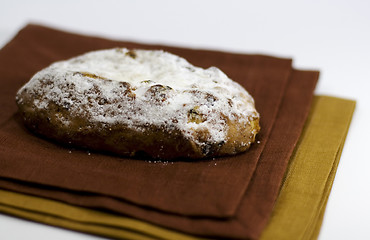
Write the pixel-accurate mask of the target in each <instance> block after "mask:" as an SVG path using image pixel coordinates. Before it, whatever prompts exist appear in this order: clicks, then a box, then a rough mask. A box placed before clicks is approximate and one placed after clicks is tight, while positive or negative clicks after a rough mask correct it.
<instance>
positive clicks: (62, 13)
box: [0, 0, 370, 240]
mask: <svg viewBox="0 0 370 240" xmlns="http://www.w3.org/2000/svg"><path fill="white" fill-rule="evenodd" d="M29 22H34V23H40V24H45V25H48V26H51V27H56V28H61V29H65V30H69V31H74V32H79V33H84V34H91V35H98V36H103V37H107V38H114V39H122V40H135V41H141V42H148V43H162V44H170V45H175V46H185V47H196V48H207V49H216V50H226V51H234V52H242V53H262V54H269V55H275V56H280V57H290V58H293V59H294V63H293V64H294V66H295V67H297V68H300V69H317V70H320V71H321V75H320V80H319V84H318V86H317V89H316V94H325V95H333V96H338V97H342V98H349V99H355V100H356V101H357V107H356V111H355V114H354V117H353V120H352V124H351V127H350V130H349V133H348V136H347V140H346V144H345V146H344V150H343V153H342V158H341V161H340V164H339V168H338V172H337V175H336V178H335V181H334V185H333V189H332V191H331V195H330V198H329V202H328V205H327V209H326V213H325V217H324V222H323V225H322V229H321V233H320V236H319V239H370V157H369V155H370V154H369V143H370V141H369V135H370V128H369V126H370V111H369V110H370V109H369V105H370V97H369V93H368V92H369V91H370V1H367V0H347V1H345V0H339V1H338V0H337V1H334V0H326V1H316V0H307V1H297V0H280V1H273V0H270V1H266V0H265V1H237V0H228V1H217V0H214V1H212V0H207V1H206V0H191V1H190V0H186V1H185V0H184V1H170V0H168V1H164V0H160V1H150V0H148V1H143V0H141V1H118V0H104V1H93V0H90V1H88V0H64V1H46V0H44V1H42V0H32V1H26V0H0V47H2V46H3V45H4V44H6V42H7V41H9V40H10V39H11V38H12V37H13V36H14V35H15V34H16V33H17V31H18V30H19V29H21V28H22V27H24V26H25V24H27V23H29ZM0 197H1V196H0ZM0 239H72V240H73V239H76V240H77V239H78V240H80V239H94V237H92V236H90V235H85V234H80V233H76V232H72V231H68V230H63V229H59V228H55V227H49V226H45V225H42V224H38V223H33V222H29V221H25V220H20V219H18V218H13V217H9V216H6V215H2V214H0ZM96 239H100V238H98V237H96Z"/></svg>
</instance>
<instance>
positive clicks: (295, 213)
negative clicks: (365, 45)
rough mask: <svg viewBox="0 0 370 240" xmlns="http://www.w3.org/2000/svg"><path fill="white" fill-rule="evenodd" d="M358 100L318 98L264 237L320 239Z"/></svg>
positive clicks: (289, 167) (293, 156) (291, 162)
mask: <svg viewBox="0 0 370 240" xmlns="http://www.w3.org/2000/svg"><path fill="white" fill-rule="evenodd" d="M354 108H355V102H354V101H349V100H343V99H339V98H334V97H317V98H316V99H315V101H314V103H313V107H312V112H311V114H310V115H309V118H308V120H307V123H306V126H305V129H304V131H303V133H302V136H301V139H300V142H299V144H298V147H297V148H296V150H295V152H294V153H293V155H292V158H291V161H290V164H289V166H288V169H287V172H286V176H285V180H284V182H283V185H282V188H281V190H280V195H279V198H278V200H277V202H276V205H275V208H274V213H273V215H272V217H271V218H270V222H269V224H268V225H267V227H266V229H265V231H264V232H263V234H262V237H261V239H277V240H278V239H315V238H317V236H318V234H319V231H320V226H321V222H322V218H323V215H324V212H325V206H326V202H327V200H328V197H329V194H330V190H331V187H332V184H333V181H334V177H335V173H336V170H337V167H338V164H339V159H340V156H341V153H342V149H343V145H344V141H345V138H346V135H347V131H348V128H349V125H350V122H351V119H352V114H353V111H354Z"/></svg>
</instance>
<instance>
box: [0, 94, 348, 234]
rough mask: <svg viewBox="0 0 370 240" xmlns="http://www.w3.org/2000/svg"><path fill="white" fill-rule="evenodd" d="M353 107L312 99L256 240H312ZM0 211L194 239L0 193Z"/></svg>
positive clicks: (81, 226)
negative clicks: (270, 209) (263, 226)
mask: <svg viewBox="0 0 370 240" xmlns="http://www.w3.org/2000/svg"><path fill="white" fill-rule="evenodd" d="M354 107H355V102H353V101H350V100H344V99H339V98H334V97H326V96H318V97H315V99H314V103H313V106H312V108H311V112H310V115H309V117H308V120H307V122H306V124H305V127H304V130H303V132H302V135H301V138H300V141H299V142H298V144H297V146H296V148H295V151H294V154H293V155H292V157H291V159H290V163H289V166H288V169H287V171H286V176H285V179H284V182H283V185H282V187H281V191H280V194H279V197H278V200H277V202H276V205H275V208H274V211H273V212H272V215H271V218H270V221H269V223H268V225H267V227H266V228H265V230H264V231H263V233H262V236H261V239H315V238H317V236H318V234H319V231H320V227H321V222H322V218H323V216H324V212H325V206H326V203H327V200H328V197H329V194H330V190H331V186H332V184H333V181H334V177H335V173H336V169H337V166H338V163H339V159H340V155H341V151H342V149H343V145H344V142H345V137H346V134H347V131H348V128H349V125H350V122H351V118H352V114H353V111H354ZM0 196H1V197H0V211H1V212H4V213H8V214H11V215H15V216H19V217H22V218H26V219H30V220H34V221H38V222H42V223H46V224H50V225H55V226H60V227H64V228H68V229H73V230H77V231H82V232H87V233H91V234H97V235H102V236H107V237H112V238H118V239H199V238H197V237H195V236H191V235H187V234H184V233H179V232H176V231H173V230H168V229H166V228H163V227H159V226H155V225H154V224H149V223H146V222H143V221H139V220H135V219H131V218H128V217H124V216H119V215H116V214H112V213H106V212H101V211H98V210H92V209H87V208H83V207H76V206H72V205H69V204H66V203H61V202H58V201H54V200H49V199H45V198H41V197H35V196H30V195H27V194H20V193H15V192H12V191H9V190H0Z"/></svg>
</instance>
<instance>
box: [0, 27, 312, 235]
mask: <svg viewBox="0 0 370 240" xmlns="http://www.w3.org/2000/svg"><path fill="white" fill-rule="evenodd" d="M46 36H47V37H46ZM43 39H48V40H47V41H46V42H45V41H42V40H43ZM58 41H61V42H59V43H58V44H56V42H58ZM71 42H73V43H75V44H77V45H83V46H82V47H81V48H83V49H84V51H87V50H89V47H88V46H90V45H91V46H90V48H91V49H97V48H99V47H100V48H107V47H113V46H129V47H145V48H165V49H167V50H169V51H171V52H173V53H176V54H179V55H181V56H184V57H186V58H187V59H189V61H190V62H193V63H194V64H195V65H200V66H203V67H206V66H210V65H216V66H218V67H220V68H221V69H222V70H224V71H225V72H226V73H227V74H228V75H229V76H231V77H232V78H233V79H234V80H236V81H238V82H240V83H242V84H243V85H244V86H245V87H246V88H247V89H248V91H249V92H250V93H251V94H252V95H253V96H254V98H255V100H256V103H257V108H258V110H259V111H260V113H261V116H262V122H261V125H262V128H263V130H262V131H261V134H260V135H259V140H260V141H261V143H259V144H255V145H254V146H253V147H252V149H251V150H250V151H248V152H247V153H245V154H240V155H238V156H235V157H230V158H220V159H216V160H207V161H202V162H174V163H156V164H153V163H149V162H145V161H138V160H131V159H123V158H118V157H112V156H105V155H100V154H97V153H93V154H91V155H88V154H87V153H86V152H84V151H79V150H73V151H72V153H69V150H68V149H65V148H63V147H60V146H58V145H55V144H52V143H50V142H48V141H45V140H42V139H39V138H37V137H34V136H33V135H32V134H29V133H28V132H26V131H25V130H24V129H23V127H22V125H21V123H19V122H18V120H17V116H16V115H12V114H14V112H15V106H14V104H13V103H12V104H9V103H8V102H9V99H12V98H14V92H15V91H16V89H17V88H18V87H19V86H20V85H21V84H23V83H24V82H25V81H27V79H28V78H29V76H28V77H27V78H26V77H25V76H20V75H21V74H22V73H18V72H15V71H14V70H13V71H8V69H9V68H10V67H8V68H4V69H3V67H1V66H2V65H1V64H3V63H4V64H5V63H6V61H5V59H4V56H3V52H8V53H10V54H12V55H11V56H12V57H11V58H16V59H17V60H18V61H20V62H21V63H22V60H23V64H19V65H24V64H26V63H28V66H26V67H24V69H27V68H32V67H31V65H32V64H34V63H37V61H30V60H28V61H25V60H24V57H23V52H25V51H26V52H28V53H27V54H30V53H29V52H32V51H33V50H32V49H33V48H36V49H37V50H34V52H33V54H30V57H31V55H34V56H32V58H38V59H42V57H41V56H40V54H41V55H43V56H45V59H44V61H45V62H48V63H49V62H50V59H53V60H56V59H59V58H58V57H53V56H54V55H58V54H59V56H61V55H63V54H65V53H68V52H70V51H71V49H73V48H74V46H73V45H72V46H69V45H68V44H71ZM16 43H18V44H16ZM28 43H32V44H31V45H32V46H33V48H31V46H27V44H28ZM65 43H68V44H67V46H65V45H64V44H65ZM14 45H15V46H14ZM23 45H26V46H27V47H25V46H23ZM61 45H62V46H61ZM19 48H21V49H19ZM86 48H87V49H86ZM9 49H10V50H9ZM45 49H46V50H45ZM61 49H62V50H61ZM4 50H6V51H4ZM78 50H79V48H77V50H76V49H75V53H74V54H72V53H69V54H70V55H71V56H72V55H75V54H77V53H79V52H78ZM17 52H18V54H15V53H17ZM49 52H51V53H49ZM14 54H15V56H14ZM27 54H26V55H27ZM8 56H9V55H8ZM63 57H64V58H65V57H67V56H66V55H63ZM32 58H31V59H32ZM60 58H61V57H60ZM201 59H203V60H201ZM10 62H13V69H14V59H13V60H11V61H10ZM0 63H1V64H0V73H1V74H2V75H4V74H8V75H7V76H8V78H7V79H11V78H13V79H14V80H12V82H13V86H12V88H10V89H9V87H7V86H11V85H12V84H10V83H11V82H8V83H7V84H3V81H1V82H0V84H2V85H5V86H3V87H2V88H1V90H0V91H4V88H6V87H7V90H6V91H8V92H12V91H14V92H13V94H8V98H4V99H5V100H6V101H5V100H3V99H1V100H2V102H1V103H2V104H3V105H6V104H7V105H8V113H7V114H8V115H6V114H4V116H5V117H3V116H2V115H1V117H2V118H0V120H1V122H0V124H1V125H0V142H1V145H0V176H2V177H3V180H2V181H1V184H2V186H3V187H4V188H13V189H14V190H16V191H20V192H29V193H31V194H35V195H40V196H48V197H50V198H53V199H58V200H63V201H66V202H70V203H74V204H78V205H82V206H91V207H99V208H105V209H110V210H113V211H115V212H121V213H124V214H127V215H129V216H133V217H136V218H139V219H143V220H147V221H150V222H153V223H156V224H159V225H162V226H166V227H170V228H173V229H178V230H182V231H185V232H189V233H193V234H198V235H203V236H219V237H227V238H257V237H258V236H259V234H260V232H261V230H262V228H263V226H264V225H265V223H266V221H267V219H268V217H269V214H270V213H271V209H272V207H273V203H274V201H275V199H276V196H277V193H278V190H279V186H280V182H281V178H282V176H283V174H284V171H285V168H286V164H287V161H288V159H289V157H290V154H291V152H292V150H293V148H294V146H295V144H296V141H297V139H298V138H299V135H300V131H301V129H302V126H303V123H304V121H305V118H306V116H307V113H308V109H309V105H310V102H311V98H312V92H313V89H314V86H315V84H316V81H317V77H318V74H317V72H302V71H294V72H293V74H291V75H290V78H289V85H288V86H287V89H286V93H285V87H286V84H287V83H288V76H289V73H290V72H291V68H290V61H289V60H283V59H277V58H273V57H268V56H260V55H239V54H230V53H222V52H210V51H199V50H189V49H178V48H168V47H163V46H140V45H135V44H133V43H123V42H112V41H108V40H103V39H97V38H91V37H90V38H89V37H83V36H78V35H73V34H68V33H63V32H59V31H56V30H52V29H48V28H44V27H40V26H35V25H30V26H27V27H26V28H25V29H23V30H22V31H21V32H20V33H19V34H18V35H17V37H16V38H15V39H14V40H13V41H12V42H11V43H10V44H8V45H7V46H6V47H5V48H4V49H3V50H2V51H1V52H0ZM8 65H9V64H8ZM46 65H47V63H43V64H41V63H40V66H38V67H42V66H46ZM5 66H6V65H5ZM11 66H12V65H11ZM35 68H36V67H35ZM36 70H37V69H36ZM36 70H35V71H36ZM29 74H31V73H29ZM17 75H18V77H15V76H17ZM284 93H285V96H284V101H283V103H282V105H281V107H280V110H279V115H278V117H277V120H276V123H275V125H274V128H273V131H272V133H271V135H270V133H269V130H270V129H271V127H272V126H273V124H274V119H275V116H276V113H277V111H278V107H279V106H280V104H279V103H280V99H281V98H282V97H283V94H284ZM9 105H12V106H10V107H9ZM265 144H266V147H265V150H264V151H263V153H262V155H261V158H260V160H259V161H258V159H259V156H260V154H261V152H262V149H263V148H264V146H265ZM14 146H16V147H14ZM17 146H18V148H17ZM54 156H56V157H55V158H54ZM257 162H258V165H257V168H256V172H255V173H254V177H253V179H252V181H250V179H251V177H252V175H253V172H254V169H255V167H256V164H257ZM11 179H12V180H11ZM14 180H17V181H14ZM24 182H32V184H23V183H24ZM6 184H8V185H6ZM39 184H42V185H43V186H44V187H41V186H40V185H39ZM17 185H18V187H17ZM248 185H249V187H248ZM14 186H16V187H14ZM50 186H53V188H52V187H50ZM247 187H248V190H246V189H247ZM80 191H83V192H82V193H81V192H80ZM123 199H125V200H123ZM143 206H146V207H143ZM164 211H166V212H164ZM170 212H172V213H173V214H171V213H170ZM185 214H186V215H188V217H185V216H183V215H185ZM189 215H195V216H197V217H190V216H189ZM200 216H203V217H200ZM214 217H219V218H214ZM220 217H222V218H220Z"/></svg>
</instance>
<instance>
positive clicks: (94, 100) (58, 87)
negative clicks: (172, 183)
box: [16, 54, 260, 159]
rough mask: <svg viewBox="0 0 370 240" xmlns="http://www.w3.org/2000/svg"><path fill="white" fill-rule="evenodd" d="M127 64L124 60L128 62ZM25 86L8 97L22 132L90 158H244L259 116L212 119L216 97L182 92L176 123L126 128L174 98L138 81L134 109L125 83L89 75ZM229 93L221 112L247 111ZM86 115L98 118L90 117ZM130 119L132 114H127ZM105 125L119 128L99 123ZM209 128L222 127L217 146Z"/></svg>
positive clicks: (243, 99)
mask: <svg viewBox="0 0 370 240" xmlns="http://www.w3.org/2000/svg"><path fill="white" fill-rule="evenodd" d="M129 57H131V58H132V54H129ZM136 57H137V55H135V58H136ZM76 79H77V80H76ZM32 81H33V82H32ZM81 81H85V83H84V84H85V85H84V86H88V87H85V88H84V89H83V91H82V90H81V88H79V86H76V85H77V84H81ZM30 82H32V83H30V84H26V85H25V86H24V87H23V88H22V89H21V90H20V91H19V92H18V94H17V96H16V102H17V105H18V107H19V112H20V113H21V114H22V116H23V121H24V123H25V125H26V126H27V127H28V128H29V129H30V130H31V131H32V132H35V133H37V134H40V135H42V136H45V137H47V138H50V139H53V140H56V141H58V142H61V143H64V144H70V145H72V146H79V147H83V148H87V149H91V150H98V151H105V152H110V153H115V154H119V155H122V156H143V155H146V156H150V157H154V158H160V159H175V158H191V159H198V158H204V157H217V156H224V155H232V154H236V153H239V152H243V151H245V150H247V149H248V148H249V147H250V145H251V144H252V143H253V142H254V141H255V136H256V134H257V133H258V131H259V128H260V127H259V115H258V113H257V112H256V111H255V110H253V108H252V111H251V113H250V114H244V113H243V112H241V113H239V114H237V113H235V114H234V113H233V114H230V112H224V113H223V112H222V111H219V110H217V111H216V110H215V109H213V108H212V107H213V106H214V105H215V104H216V103H219V102H220V101H221V100H223V99H220V98H221V97H223V96H222V95H217V96H216V95H214V94H212V93H210V92H209V91H205V90H202V89H191V90H184V91H183V92H184V93H185V94H188V95H186V96H190V98H192V99H195V100H194V101H193V103H191V105H189V102H188V103H187V104H188V105H189V106H188V105H187V104H185V103H184V105H183V107H182V109H178V110H177V111H178V112H179V114H180V113H181V114H182V118H181V117H180V116H179V117H177V116H176V115H171V117H169V118H168V119H163V121H161V122H160V123H159V124H158V123H156V124H155V123H151V122H150V121H142V122H136V123H134V124H133V123H132V122H130V121H129V120H130V118H131V117H134V116H136V115H137V113H136V112H140V111H141V110H142V109H141V108H142V107H143V106H144V105H145V104H147V105H148V106H149V108H148V109H149V110H150V111H158V109H159V110H161V109H164V108H165V107H166V106H167V105H168V104H169V103H168V102H169V100H171V97H172V98H173V96H175V95H174V92H175V91H176V90H174V89H172V87H170V86H167V85H162V84H158V83H153V82H152V81H151V80H144V81H142V83H141V84H143V85H145V89H146V90H145V92H144V93H143V96H142V98H143V99H144V101H142V102H141V103H140V104H141V105H140V104H137V102H138V101H140V100H139V99H137V98H138V97H137V93H136V92H135V90H137V89H136V87H133V86H132V85H131V84H130V83H128V82H123V81H112V80H110V79H107V78H105V77H103V76H99V75H96V74H94V73H90V72H84V71H77V72H72V73H71V72H69V73H67V74H62V75H53V74H50V71H49V72H47V74H39V75H36V76H35V77H34V78H33V79H31V81H30ZM105 85H107V86H109V90H110V96H106V95H104V89H103V88H102V86H105ZM237 91H240V93H239V96H236V97H237V98H239V99H238V100H237V101H236V100H235V101H234V100H232V99H231V98H228V99H225V100H223V101H225V104H224V105H222V106H227V107H229V108H230V109H235V106H236V104H239V105H240V104H242V105H248V104H249V105H253V106H254V103H253V102H252V101H253V99H251V97H250V96H249V95H248V93H246V92H243V91H241V90H240V89H239V88H237ZM178 92H179V91H178ZM57 93H58V94H60V95H61V96H62V97H60V96H58V94H57ZM146 99H148V100H146ZM143 104H144V105H143ZM202 104H203V105H202ZM205 105H207V106H206V107H207V108H206V110H207V109H210V110H207V111H204V109H203V110H202V109H201V108H202V107H203V108H204V107H205ZM234 105H235V106H234ZM150 106H151V107H150ZM181 106H182V105H181ZM100 108H101V109H104V111H103V110H101V109H100ZM92 109H95V110H96V109H98V110H99V111H100V112H95V111H94V112H92ZM243 109H244V107H243ZM130 111H133V113H127V112H130ZM146 111H148V110H146ZM202 111H203V112H202ZM144 112H145V111H144ZM135 114H136V115H135ZM109 117H111V118H112V117H114V119H123V120H115V121H105V119H106V118H109ZM139 117H141V116H139ZM180 121H181V122H180ZM212 123H215V124H221V125H222V126H218V128H216V129H220V131H221V130H222V131H225V135H224V137H223V138H214V137H213V136H212V134H214V132H215V128H212V129H210V128H207V127H204V126H212ZM182 124H188V125H189V126H188V128H187V129H185V130H186V131H185V130H184V128H181V127H182ZM202 124H203V125H202ZM199 126H202V127H199ZM211 131H213V132H211ZM216 132H217V131H216Z"/></svg>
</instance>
